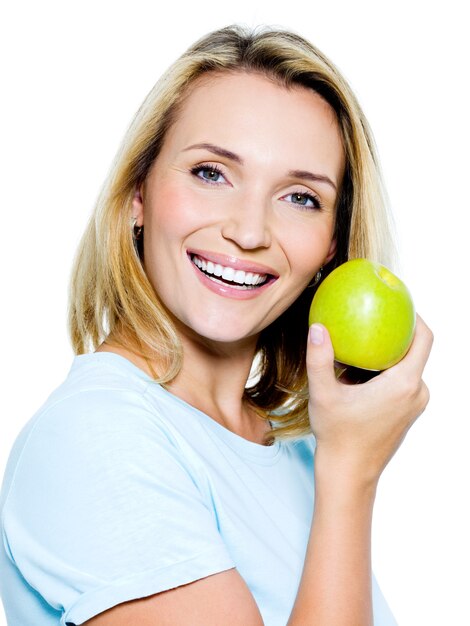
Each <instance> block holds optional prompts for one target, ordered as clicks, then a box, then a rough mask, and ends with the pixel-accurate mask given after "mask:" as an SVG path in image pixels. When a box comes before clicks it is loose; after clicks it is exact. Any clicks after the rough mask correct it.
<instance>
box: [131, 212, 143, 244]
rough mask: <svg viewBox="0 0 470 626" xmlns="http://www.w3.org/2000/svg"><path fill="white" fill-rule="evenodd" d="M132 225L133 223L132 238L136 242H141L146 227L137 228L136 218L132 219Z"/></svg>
mask: <svg viewBox="0 0 470 626" xmlns="http://www.w3.org/2000/svg"><path fill="white" fill-rule="evenodd" d="M131 223H132V236H133V238H134V241H139V239H140V238H141V237H142V231H143V230H144V227H143V226H137V218H136V217H133V218H132V220H131Z"/></svg>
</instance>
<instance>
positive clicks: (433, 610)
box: [0, 0, 470, 626]
mask: <svg viewBox="0 0 470 626" xmlns="http://www.w3.org/2000/svg"><path fill="white" fill-rule="evenodd" d="M165 4H166V3H165ZM463 4H464V3H463V2H462V3H458V2H457V1H453V0H450V1H447V2H445V3H439V4H437V3H434V2H433V1H432V0H430V1H428V2H413V0H408V1H407V2H402V1H401V0H396V1H395V2H393V3H392V2H390V3H381V2H370V3H369V2H366V1H364V0H362V1H361V0H354V1H351V0H348V1H345V2H341V1H339V0H336V1H334V2H333V1H331V2H327V1H326V0H322V1H321V2H316V1H314V0H309V1H305V2H296V1H295V0H289V1H288V2H283V3H282V5H280V6H279V7H276V6H274V4H273V3H272V2H269V1H267V0H261V1H260V2H257V3H256V2H254V1H253V0H249V1H240V0H238V1H237V2H231V3H220V2H219V3H216V2H193V3H186V4H185V3H181V2H178V3H171V2H170V3H168V7H166V9H165V14H163V12H162V10H161V9H160V8H159V4H157V2H156V1H154V2H151V1H146V0H132V1H131V0H128V1H127V2H122V1H119V0H114V1H113V2H111V1H109V2H100V1H99V0H95V1H94V2H92V1H90V0H82V1H81V2H80V3H78V2H76V3H72V2H66V1H61V2H59V1H57V2H53V1H51V0H42V1H41V2H33V1H32V0H30V1H26V2H24V1H23V2H22V1H21V0H17V1H16V2H15V3H14V4H13V3H11V6H10V7H9V8H7V9H4V10H3V15H2V16H0V24H1V26H0V29H1V32H0V45H1V50H0V58H1V59H2V70H1V71H2V76H1V86H2V93H3V95H2V97H1V99H0V124H1V146H0V148H1V163H0V167H1V169H0V172H1V183H0V185H1V196H0V198H1V221H2V239H1V241H2V245H1V246H0V254H1V263H0V267H1V272H2V274H1V291H2V308H1V324H0V329H1V333H2V335H1V348H2V359H1V368H2V374H1V379H0V380H1V384H2V395H1V402H0V409H1V418H0V471H3V468H4V464H5V462H6V458H7V455H8V452H9V449H10V447H11V445H12V443H13V440H14V438H15V437H16V435H17V433H18V431H19V429H20V428H21V427H22V425H23V424H24V423H25V422H26V421H27V419H29V417H30V416H31V415H32V414H33V412H34V411H35V410H36V408H37V407H38V406H39V405H40V403H42V402H43V400H44V399H45V398H46V396H47V395H48V393H49V392H50V391H51V390H52V389H53V388H54V387H55V386H56V385H57V384H58V383H59V382H60V381H61V380H62V379H63V377H64V376H65V374H66V372H67V370H68V367H69V365H70V361H71V358H72V352H71V349H70V347H69V343H68V338H67V334H66V325H65V318H66V299H67V284H68V276H69V270H70V265H71V261H72V257H73V254H74V250H75V247H76V244H77V242H78V239H79V237H80V235H81V232H82V230H83V228H84V226H85V222H86V220H87V217H88V216H89V214H90V211H91V209H92V205H93V203H94V200H95V198H96V195H97V193H98V190H99V188H100V185H101V183H102V181H103V180H104V177H105V175H106V172H107V169H108V167H109V165H110V162H111V160H112V158H113V155H114V152H115V150H116V149H117V147H118V144H119V142H120V139H121V137H122V135H123V133H124V131H125V129H126V127H127V124H128V123H129V121H130V119H131V117H132V115H133V114H134V112H135V110H136V109H137V107H138V106H139V104H140V102H141V101H142V99H143V97H144V96H145V95H146V93H147V92H148V90H149V89H150V88H151V86H152V85H153V83H154V82H155V80H156V79H157V78H158V76H159V75H160V74H161V72H162V71H163V70H164V69H165V68H166V67H167V66H168V65H169V64H170V63H171V62H172V61H173V60H174V59H175V58H176V57H177V56H178V55H179V54H180V53H182V52H183V51H184V50H185V49H186V48H187V47H188V45H190V44H191V43H192V42H193V41H194V40H195V39H196V38H198V37H199V36H201V35H203V34H205V33H206V32H208V31H209V30H212V29H214V28H217V27H220V26H224V25H227V24H229V23H232V22H240V23H246V24H249V25H257V24H271V25H279V26H284V27H288V28H291V29H294V30H296V31H298V32H299V33H300V34H303V35H304V36H306V37H307V38H308V39H310V40H311V41H312V42H313V43H315V44H316V45H317V46H318V47H320V49H322V50H323V51H324V52H325V53H326V54H327V55H328V56H329V57H330V58H331V59H332V60H333V61H334V62H335V63H336V64H337V65H338V66H339V68H340V69H341V70H342V71H343V73H344V74H345V75H346V77H347V78H348V79H349V81H350V82H351V84H352V86H353V88H354V89H355V91H356V93H357V95H358V97H359V100H360V102H361V103H362V105H363V108H364V109H365V112H366V115H367V116H368V118H369V121H370V123H371V125H372V128H373V130H374V134H375V137H376V141H377V144H378V148H379V154H380V155H381V160H382V165H383V170H384V174H385V180H386V184H387V187H388V191H389V196H390V201H391V205H392V208H393V211H394V215H395V222H396V229H397V233H398V238H399V244H400V253H401V266H400V271H399V273H400V275H401V277H402V278H403V279H404V280H405V282H406V283H407V284H408V286H409V287H410V289H411V291H412V293H413V294H414V297H415V301H416V305H417V309H418V311H419V312H420V313H421V315H422V316H423V317H424V319H425V320H426V321H427V322H428V324H429V325H430V326H431V327H432V329H433V331H434V333H435V345H434V350H433V354H432V357H431V359H430V361H429V364H428V367H427V370H426V375H425V379H426V381H427V383H428V385H429V386H430V388H431V392H432V399H431V402H430V404H429V407H428V409H427V411H426V413H425V414H424V415H423V416H422V417H421V418H420V420H419V421H418V423H417V424H416V425H415V426H414V427H413V429H412V431H411V432H410V433H409V435H408V437H407V439H406V441H405V442H404V444H403V446H402V447H401V449H400V450H399V452H398V453H397V455H396V457H395V458H394V459H393V461H392V462H391V464H390V466H389V467H388V468H387V470H386V473H385V474H384V476H383V478H382V481H381V486H380V491H379V494H378V499H377V504H376V510H375V518H374V537H373V544H374V545H373V555H374V568H375V571H376V574H377V577H378V578H379V581H380V583H381V586H382V588H383V590H384V592H385V594H386V596H387V598H388V600H389V602H390V604H391V606H392V607H393V610H394V612H395V614H396V617H397V619H398V622H399V624H400V626H460V625H464V624H466V625H468V624H470V617H469V614H470V611H469V609H468V603H467V599H466V598H467V595H468V588H469V583H470V577H469V575H468V569H469V568H468V564H469V557H470V550H469V540H468V529H469V528H470V516H469V513H468V508H470V507H467V506H466V505H467V501H468V500H469V482H470V480H469V479H470V465H469V461H468V452H467V445H468V444H467V440H468V435H469V427H468V422H469V419H470V410H469V403H468V393H467V389H466V385H468V376H467V375H466V360H465V357H466V355H467V353H468V351H469V348H470V345H469V344H470V342H469V338H468V337H469V333H468V330H469V315H468V296H467V292H468V287H469V278H468V275H469V273H468V271H467V265H466V262H467V258H468V254H467V249H466V248H467V246H468V245H469V244H468V235H467V228H468V225H469V219H468V214H469V209H470V202H469V193H468V189H467V184H468V168H469V164H470V163H469V140H470V133H469V122H468V117H469V110H470V102H469V97H468V92H467V84H468V77H469V73H468V61H469V56H470V48H469V44H468V27H467V26H466V24H467V18H464V14H463ZM214 114H217V112H214ZM464 256H465V258H464ZM2 619H3V616H2V615H1V612H0V623H3V624H4V622H2ZM11 626H20V625H11ZM38 626H40V625H38Z"/></svg>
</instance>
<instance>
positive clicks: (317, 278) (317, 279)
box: [308, 267, 323, 287]
mask: <svg viewBox="0 0 470 626" xmlns="http://www.w3.org/2000/svg"><path fill="white" fill-rule="evenodd" d="M322 270H323V267H320V269H319V270H318V272H317V273H316V274H315V277H314V278H313V280H311V281H310V283H309V284H308V286H309V287H315V286H316V285H318V283H319V282H320V281H321V273H322Z"/></svg>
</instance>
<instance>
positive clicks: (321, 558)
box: [86, 319, 432, 626]
mask: <svg viewBox="0 0 470 626" xmlns="http://www.w3.org/2000/svg"><path fill="white" fill-rule="evenodd" d="M431 344H432V334H431V332H430V331H429V329H428V328H427V327H426V325H425V324H424V323H423V322H422V321H421V320H420V319H418V323H417V329H416V335H415V339H414V342H413V345H412V347H411V349H410V351H409V353H408V355H407V356H406V357H405V359H404V360H403V361H401V362H400V363H399V364H397V365H395V366H394V367H393V368H390V370H387V371H386V372H383V373H382V374H380V376H377V377H376V378H374V379H372V380H370V381H369V382H367V383H364V384H362V385H353V386H350V385H344V384H342V383H340V382H338V381H337V380H336V378H335V375H334V365H333V349H332V346H331V342H330V340H329V336H328V333H326V332H325V331H323V342H322V343H320V344H314V343H312V342H310V343H309V349H308V357H307V359H308V370H309V380H310V416H311V423H312V430H313V432H314V434H315V436H316V439H317V450H316V454H315V509H314V515H313V522H312V528H311V534H310V540H309V543H308V548H307V554H306V559H305V565H304V571H303V574H302V578H301V582H300V586H299V590H298V594H297V598H296V601H295V604H294V607H293V611H292V613H291V616H290V619H289V621H288V626H370V625H372V623H373V618H372V600H371V596H372V592H371V565H370V561H371V559H370V545H371V523H372V509H373V504H374V497H375V491H376V487H377V482H378V480H379V477H380V474H381V473H382V470H383V469H384V467H385V465H386V464H387V463H388V461H389V460H390V458H391V457H392V456H393V454H394V453H395V451H396V450H397V448H398V446H399V445H400V443H401V441H402V440H403V438H404V436H405V435H406V432H407V430H408V429H409V427H410V426H411V424H412V423H413V421H414V420H415V419H416V418H417V417H418V415H420V413H421V412H422V411H423V410H424V408H425V406H426V404H427V401H428V391H427V388H426V386H425V384H424V383H423V381H422V379H421V375H422V371H423V368H424V365H425V363H426V361H427V358H428V355H429V351H430V349H431ZM275 575H276V572H273V576H275ZM133 624H139V626H221V625H222V624H223V625H224V626H263V620H262V617H261V614H260V612H259V609H258V607H257V605H256V602H255V600H254V598H253V595H252V594H251V592H250V590H249V589H248V587H247V585H246V583H245V581H244V580H243V578H242V577H241V576H240V574H239V573H238V572H237V570H236V569H230V570H227V571H225V572H221V573H218V574H215V575H213V576H209V577H207V578H203V579H200V580H197V581H195V582H192V583H190V584H188V585H184V586H181V587H177V588H176V589H172V590H170V591H165V592H162V593H159V594H156V595H153V596H150V597H148V598H144V599H141V600H134V601H131V602H126V603H124V604H120V605H117V606H115V607H113V608H112V609H110V610H109V611H106V612H104V613H101V614H100V615H98V616H97V617H95V618H93V619H91V620H89V621H87V622H86V626H132V625H133ZM266 626H269V624H266Z"/></svg>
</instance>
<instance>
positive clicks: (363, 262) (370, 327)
mask: <svg viewBox="0 0 470 626" xmlns="http://www.w3.org/2000/svg"><path fill="white" fill-rule="evenodd" d="M315 322H319V323H321V324H323V325H324V326H326V328H327V329H328V332H329V334H330V337H331V341H332V344H333V348H334V352H335V358H336V360H338V361H340V362H341V363H344V364H345V365H351V366H353V367H358V368H362V369H367V370H384V369H388V368H389V367H391V366H392V365H395V364H396V363H398V361H400V360H401V359H402V358H403V357H404V356H405V354H406V353H407V351H408V349H409V347H410V345H411V342H412V339H413V334H414V329H415V323H416V314H415V309H414V305H413V300H412V298H411V295H410V292H409V291H408V289H407V287H406V285H405V284H404V283H403V282H402V281H401V280H400V279H399V278H398V277H397V276H395V275H394V274H392V272H391V271H390V270H389V269H387V268H386V267H385V266H384V265H381V264H380V263H375V262H373V261H369V260H367V259H353V260H351V261H347V262H346V263H343V264H342V265H340V266H339V267H337V268H336V269H335V270H334V271H333V272H332V273H331V274H329V276H327V277H326V278H325V280H324V281H323V282H322V283H321V285H320V286H319V287H318V289H317V292H316V294H315V297H314V298H313V301H312V305H311V307H310V314H309V325H311V324H313V323H315Z"/></svg>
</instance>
